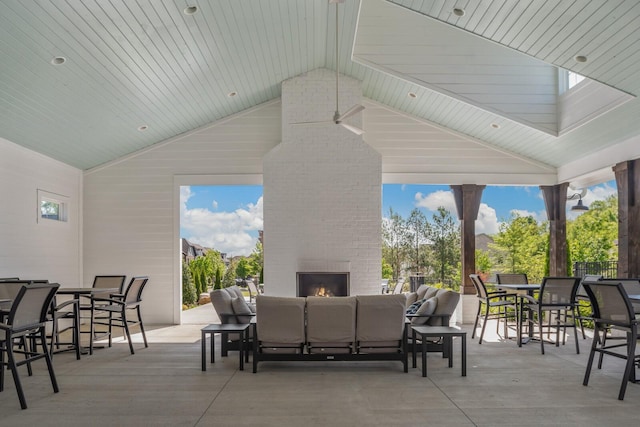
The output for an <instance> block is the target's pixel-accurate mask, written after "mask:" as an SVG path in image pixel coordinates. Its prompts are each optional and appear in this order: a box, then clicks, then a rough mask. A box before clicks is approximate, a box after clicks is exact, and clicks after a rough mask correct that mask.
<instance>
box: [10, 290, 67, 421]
mask: <svg viewBox="0 0 640 427" xmlns="http://www.w3.org/2000/svg"><path fill="white" fill-rule="evenodd" d="M59 287H60V285H59V284H57V283H36V284H29V285H23V286H22V287H21V288H20V290H19V291H18V294H17V295H16V297H15V299H14V300H13V304H12V306H11V310H10V312H9V314H8V316H7V319H6V321H5V322H2V323H0V391H2V390H3V389H4V373H5V369H4V367H5V366H6V367H7V368H8V369H9V370H10V371H11V374H12V376H13V381H14V383H15V387H16V392H17V393H18V399H19V400H20V407H21V408H22V409H26V408H27V401H26V399H25V396H24V392H23V390H22V383H21V381H20V375H19V373H18V367H19V366H22V365H24V364H27V366H30V365H31V363H32V362H34V361H36V360H39V359H43V358H44V359H45V361H46V363H47V369H48V371H49V377H50V379H51V385H52V386H53V391H54V392H55V393H57V392H58V383H57V381H56V376H55V373H54V371H53V363H52V362H51V355H50V354H49V350H48V346H47V343H46V337H45V324H46V322H47V313H48V311H49V307H50V306H51V301H52V300H53V296H54V295H55V293H56V291H57V290H58V288H59ZM25 337H29V339H30V340H32V341H34V345H32V346H30V347H27V346H24V347H23V349H22V350H20V349H14V341H15V340H16V339H23V338H25ZM38 342H39V343H38ZM38 349H40V351H38ZM5 353H6V355H7V358H6V361H5V357H4V356H5ZM16 354H22V355H24V359H20V360H16Z"/></svg>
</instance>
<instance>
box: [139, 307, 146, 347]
mask: <svg viewBox="0 0 640 427" xmlns="http://www.w3.org/2000/svg"><path fill="white" fill-rule="evenodd" d="M136 312H137V314H138V322H140V332H141V333H142V340H143V341H144V347H145V348H147V347H149V344H147V334H146V333H145V332H144V324H143V323H142V314H141V313H140V306H137V307H136Z"/></svg>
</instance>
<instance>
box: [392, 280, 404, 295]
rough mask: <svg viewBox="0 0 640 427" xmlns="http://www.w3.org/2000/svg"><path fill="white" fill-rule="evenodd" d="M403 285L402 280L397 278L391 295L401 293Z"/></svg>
mask: <svg viewBox="0 0 640 427" xmlns="http://www.w3.org/2000/svg"><path fill="white" fill-rule="evenodd" d="M403 287H404V280H400V279H398V281H397V282H396V285H395V286H394V288H393V292H392V294H393V295H397V294H401V293H402V288H403Z"/></svg>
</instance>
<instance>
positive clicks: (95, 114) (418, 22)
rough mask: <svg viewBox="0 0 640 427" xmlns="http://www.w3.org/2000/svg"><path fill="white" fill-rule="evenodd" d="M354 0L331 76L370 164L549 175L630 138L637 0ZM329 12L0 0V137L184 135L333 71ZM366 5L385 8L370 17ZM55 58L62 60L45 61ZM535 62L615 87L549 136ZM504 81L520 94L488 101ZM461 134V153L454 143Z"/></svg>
mask: <svg viewBox="0 0 640 427" xmlns="http://www.w3.org/2000/svg"><path fill="white" fill-rule="evenodd" d="M360 3H361V2H359V1H357V0H346V1H345V3H344V4H341V5H340V6H339V7H340V20H339V30H340V40H339V41H340V44H339V58H340V71H341V72H342V73H344V74H346V75H350V76H352V77H354V78H357V79H359V80H361V81H362V84H363V94H364V96H365V97H366V102H365V103H366V106H367V107H368V108H367V109H366V110H365V112H364V122H363V123H364V129H365V131H366V134H365V137H364V138H365V141H367V142H369V143H370V144H371V145H372V146H374V147H376V148H378V149H379V150H380V151H381V152H382V154H383V168H384V169H385V171H386V173H389V174H392V173H393V174H403V173H411V172H416V171H417V172H420V171H423V170H426V169H428V167H429V166H432V167H436V166H437V165H440V166H441V167H444V166H443V165H447V164H451V165H452V166H451V170H450V173H457V172H461V171H462V170H467V171H468V172H469V173H473V172H474V170H473V169H469V168H471V167H478V168H479V169H478V172H482V171H481V170H480V169H481V167H485V168H488V167H493V168H496V167H500V164H499V159H500V158H501V156H502V157H504V159H512V160H513V159H516V160H517V163H518V164H520V165H525V164H526V165H529V166H530V167H531V168H532V173H537V174H541V175H545V174H553V173H554V171H555V170H556V168H558V167H561V166H563V165H565V164H567V163H569V162H572V161H575V160H576V159H579V158H581V157H583V156H588V155H593V153H596V152H597V151H598V150H601V149H603V148H605V147H608V146H612V145H614V144H617V143H621V142H623V141H627V140H629V139H631V138H634V137H637V136H638V135H640V121H638V120H637V117H639V116H640V102H639V101H638V100H637V98H635V96H636V95H637V94H638V93H639V92H640V79H638V78H637V76H638V75H640V47H639V46H640V43H638V41H640V40H639V39H640V31H638V30H640V3H639V2H637V1H634V0H607V1H606V2H604V1H600V0H575V1H563V2H557V1H544V0H519V1H517V2H516V1H510V0H482V1H466V0H455V1H454V0H424V1H415V0H413V1H409V0H393V1H384V0H367V1H364V2H362V4H360ZM188 6H197V12H196V13H194V14H188V13H187V12H188V10H186V8H187V7H188ZM333 7H334V5H330V4H328V1H327V0H269V1H258V0H237V1H232V0H227V1H202V0H200V1H196V0H193V1H189V0H112V1H109V2H105V1H102V0H82V1H81V0H67V1H60V0H38V1H18V0H1V1H0V54H2V61H0V137H3V138H5V139H8V140H10V141H12V142H14V143H17V144H20V145H23V146H25V147H28V148H31V149H33V150H35V151H38V152H40V153H43V154H45V155H48V156H50V157H53V158H55V159H58V160H61V161H63V162H65V163H68V164H70V165H73V166H75V167H78V168H80V169H90V168H93V167H96V166H97V165H101V164H104V163H107V162H109V161H112V160H114V159H117V158H120V157H122V156H126V155H127V154H130V153H132V152H135V151H138V150H140V149H143V148H145V147H150V146H152V145H153V144H156V143H159V142H163V141H167V140H170V139H171V138H175V137H176V136H178V135H184V134H189V132H191V131H192V130H194V129H200V128H202V127H203V126H206V125H209V124H211V123H215V122H216V121H219V120H221V119H224V118H226V117H230V116H232V115H234V114H236V113H239V112H242V111H244V110H246V109H249V108H252V107H255V106H257V105H260V104H262V103H265V102H267V101H271V100H274V99H277V98H278V97H279V96H280V83H281V82H282V80H284V79H288V78H291V77H294V76H296V75H298V74H301V73H304V72H307V71H310V70H312V69H315V68H319V67H326V68H333V69H335V59H334V55H335V51H334V46H335V35H334V34H335V33H334V32H335V24H334V22H335V21H334V19H335V15H334V13H335V12H334V9H333ZM456 8H458V9H460V10H464V13H463V14H462V16H459V15H460V14H461V13H460V12H459V11H458V14H456V13H454V9H456ZM380 11H383V12H385V13H386V16H387V18H388V19H386V20H382V21H380V20H378V21H376V14H377V13H380ZM386 11H389V12H388V13H387V12H386ZM426 36H428V39H427V38H426ZM385 49H386V53H385ZM454 49H456V50H455V52H454V51H453V50H454ZM380 53H385V54H384V55H380ZM434 55H435V56H437V61H435V62H434V58H433V56H434ZM578 55H583V56H585V57H586V58H587V61H586V62H578V61H576V59H575V58H576V56H578ZM56 57H63V58H65V62H64V64H62V65H54V64H53V63H52V62H55V60H54V58H56ZM478 61H480V62H478ZM479 63H483V65H484V66H483V69H482V78H481V79H480V80H483V81H484V82H485V83H487V84H485V85H484V86H483V89H482V91H484V93H478V90H477V89H478V87H479V86H478V85H475V86H474V85H473V84H469V82H463V83H464V84H461V83H460V80H459V76H458V77H456V78H451V76H454V75H456V74H459V73H460V70H467V71H470V72H468V73H467V75H471V76H473V75H474V73H473V71H474V70H473V68H470V67H469V65H470V64H479ZM534 64H535V65H534ZM551 66H556V67H562V68H564V69H568V70H573V71H575V72H577V73H579V74H582V75H584V76H587V77H588V78H590V79H593V80H595V81H597V82H599V83H602V84H603V85H606V86H608V87H611V88H615V89H617V90H619V91H621V93H624V94H626V95H625V96H628V95H631V96H628V98H625V101H628V102H624V103H621V105H620V106H618V107H617V108H615V109H614V110H612V111H609V112H607V113H604V114H600V115H597V114H596V115H594V116H593V117H589V120H584V123H580V126H576V128H572V129H571V130H570V131H568V132H565V133H562V132H560V130H561V129H560V128H558V126H559V119H558V117H557V114H558V112H557V108H558V106H557V104H556V103H554V101H555V102H557V99H556V96H555V95H554V92H553V90H552V86H553V79H554V76H553V75H552V72H551V71H549V70H551V68H549V67H551ZM518 69H521V70H522V73H523V74H519V73H518ZM475 74H476V77H477V75H478V73H475ZM523 76H525V77H523ZM536 76H537V77H536ZM555 78H557V76H555ZM492 82H498V83H499V84H493V83H492ZM476 83H477V82H476ZM505 85H506V86H508V87H509V90H513V88H517V87H518V86H519V85H521V86H522V87H525V86H526V91H524V92H523V90H516V91H515V92H512V93H510V94H509V96H508V97H505V96H504V88H505V87H506V86H505ZM501 88H502V89H501ZM501 90H502V91H503V92H502V93H501V92H500V91H501ZM232 92H235V93H236V95H235V96H229V94H231V93H232ZM409 92H411V93H413V94H415V97H410V96H408V94H409ZM496 94H497V96H498V97H502V101H501V102H494V101H495V99H496V98H495V96H496ZM491 96H494V98H491V99H493V100H492V101H491V102H488V103H487V102H484V101H486V100H487V99H489V98H490V97H491ZM535 99H538V100H541V101H542V102H538V103H536V102H534V100H535ZM547 101H548V102H547ZM268 105H272V104H268ZM270 108H271V107H270ZM492 124H494V125H498V126H499V129H496V128H495V127H492ZM141 126H147V127H148V129H147V130H145V131H139V130H138V128H139V127H141ZM268 129H270V130H269V132H277V131H278V127H277V126H275V127H274V126H272V125H270V126H268ZM434 129H436V130H437V132H435V131H434ZM259 134H260V133H259V132H258V135H259ZM436 134H437V135H436ZM558 134H559V135H560V136H557V135H558ZM443 135H453V136H451V138H453V139H455V140H457V141H458V142H457V143H454V142H446V138H444V137H443ZM255 137H256V138H259V136H255ZM273 138H274V135H271V134H269V135H268V137H265V139H269V140H270V141H272V140H273ZM443 138H444V139H443ZM460 141H466V142H464V143H463V142H460ZM231 142H232V139H230V140H229V141H227V142H226V143H227V144H229V143H231ZM456 144H457V145H456ZM461 144H462V145H461ZM465 144H473V145H474V146H475V147H476V148H477V150H475V151H474V150H466V149H465V150H461V149H460V147H462V146H464V145H465ZM244 147H246V145H245V146H244ZM463 153H464V155H463ZM474 153H477V154H478V155H477V156H474V155H473V154H474ZM488 153H492V154H491V156H489V155H488ZM456 156H457V157H456ZM456 158H457V159H459V160H458V161H455V159H456ZM436 159H439V160H438V161H436ZM465 159H466V160H465ZM504 159H503V164H504V162H508V161H509V160H504ZM438 162H439V163H438ZM483 162H484V163H483ZM474 165H476V166H474ZM478 165H480V166H478ZM514 183H517V182H514Z"/></svg>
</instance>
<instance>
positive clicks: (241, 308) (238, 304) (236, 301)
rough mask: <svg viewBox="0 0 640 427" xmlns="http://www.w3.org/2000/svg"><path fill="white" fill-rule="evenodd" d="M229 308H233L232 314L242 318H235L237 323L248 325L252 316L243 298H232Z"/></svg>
mask: <svg viewBox="0 0 640 427" xmlns="http://www.w3.org/2000/svg"><path fill="white" fill-rule="evenodd" d="M231 307H232V308H233V312H234V313H235V314H240V315H243V316H237V320H238V323H250V322H251V317H252V316H253V311H252V310H251V307H249V304H247V302H246V301H245V300H244V297H243V298H233V299H232V300H231Z"/></svg>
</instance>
